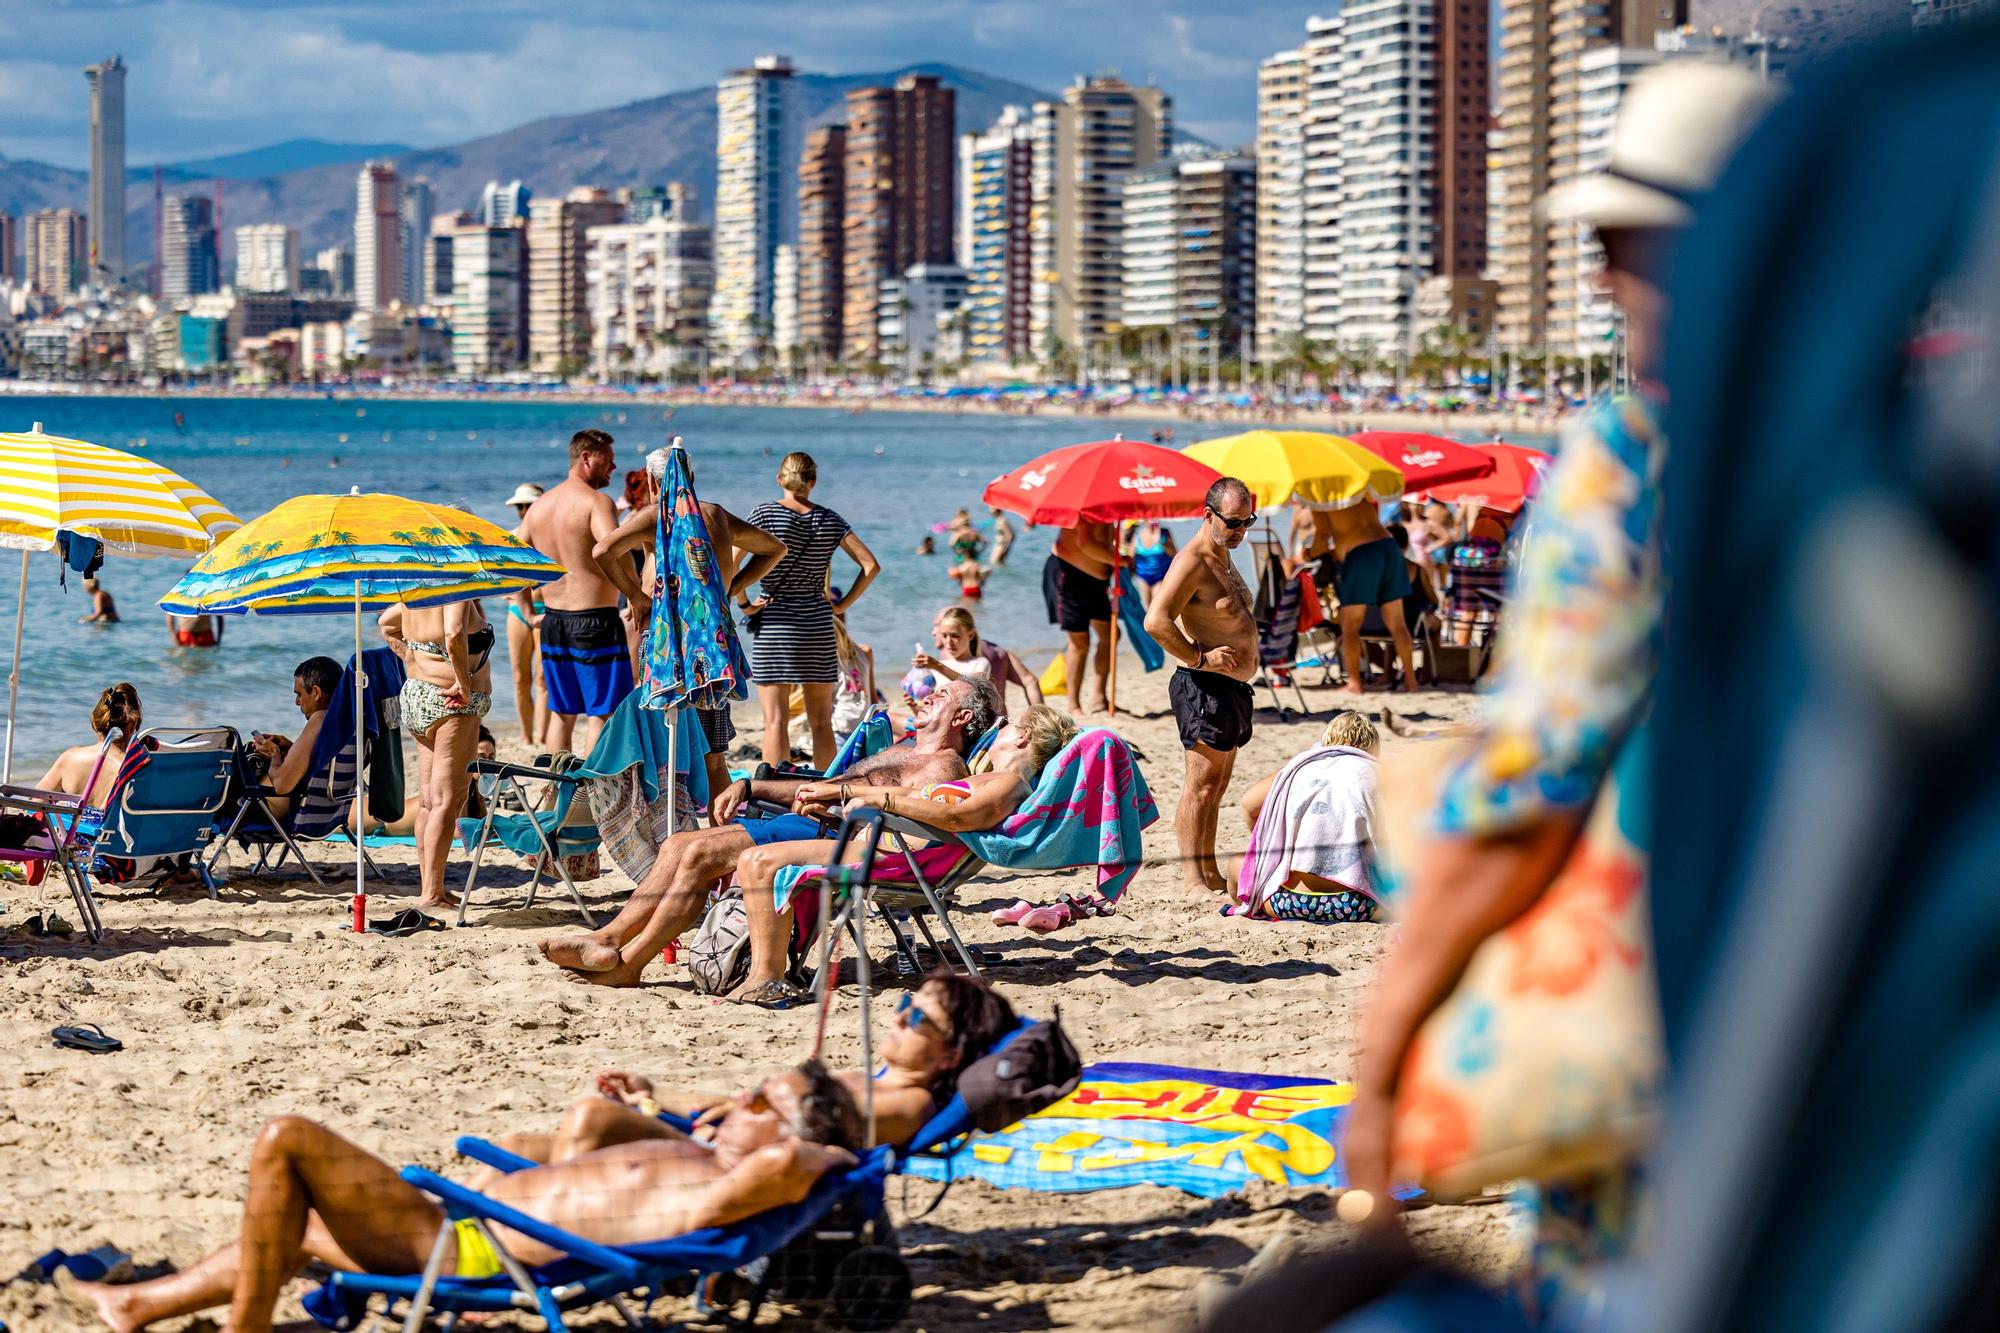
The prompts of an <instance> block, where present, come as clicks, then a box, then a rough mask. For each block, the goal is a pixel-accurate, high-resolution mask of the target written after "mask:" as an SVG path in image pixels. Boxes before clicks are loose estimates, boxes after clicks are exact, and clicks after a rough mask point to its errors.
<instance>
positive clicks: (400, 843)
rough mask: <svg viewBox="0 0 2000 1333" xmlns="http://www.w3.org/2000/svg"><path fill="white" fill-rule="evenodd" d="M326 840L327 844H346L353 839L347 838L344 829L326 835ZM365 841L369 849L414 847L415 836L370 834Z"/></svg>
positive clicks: (412, 834) (415, 842) (410, 834)
mask: <svg viewBox="0 0 2000 1333" xmlns="http://www.w3.org/2000/svg"><path fill="white" fill-rule="evenodd" d="M326 840H327V841H328V842H348V843H351V842H353V841H354V839H353V838H351V837H349V836H348V834H347V830H346V829H338V830H336V831H334V832H332V833H329V834H327V835H326ZM365 841H366V843H367V845H368V846H370V847H414V846H416V845H417V835H416V834H414V833H371V834H369V835H368V836H367V838H366V839H365Z"/></svg>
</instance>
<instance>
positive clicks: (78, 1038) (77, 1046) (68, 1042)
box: [49, 1023, 125, 1055]
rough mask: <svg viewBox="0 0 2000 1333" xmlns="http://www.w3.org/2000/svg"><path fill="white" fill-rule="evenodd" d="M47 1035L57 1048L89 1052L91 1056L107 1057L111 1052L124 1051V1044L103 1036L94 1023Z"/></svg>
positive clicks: (56, 1030) (102, 1032)
mask: <svg viewBox="0 0 2000 1333" xmlns="http://www.w3.org/2000/svg"><path fill="white" fill-rule="evenodd" d="M49 1035H50V1036H51V1037H54V1038H55V1039H56V1045H58V1046H67V1047H69V1048H70V1049H71V1050H76V1051H89V1052H90V1053H91V1054H92V1055H108V1054H109V1053H110V1052H112V1051H122V1050H124V1049H125V1043H124V1042H122V1041H120V1040H118V1038H116V1037H112V1036H107V1035H105V1031H104V1029H103V1028H101V1027H99V1026H97V1024H95V1023H85V1024H84V1025H83V1026H82V1027H70V1028H57V1029H55V1030H54V1031H53V1032H51V1033H49Z"/></svg>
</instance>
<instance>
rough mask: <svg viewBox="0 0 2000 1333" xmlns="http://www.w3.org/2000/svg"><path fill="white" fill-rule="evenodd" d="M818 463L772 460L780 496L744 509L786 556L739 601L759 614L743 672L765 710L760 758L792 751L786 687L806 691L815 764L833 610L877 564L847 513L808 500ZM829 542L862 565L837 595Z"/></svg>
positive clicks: (820, 755)
mask: <svg viewBox="0 0 2000 1333" xmlns="http://www.w3.org/2000/svg"><path fill="white" fill-rule="evenodd" d="M818 480H819V467H818V465H817V464H815V463H814V462H813V460H812V455H811V454H801V453H792V454H786V455H785V458H784V461H783V462H781V463H780V464H778V486H779V488H780V489H782V490H783V491H784V495H783V497H782V498H780V499H777V500H767V501H766V502H764V503H763V504H761V505H758V506H757V507H756V508H755V509H753V510H752V511H751V512H750V524H751V526H752V527H758V528H762V529H763V530H764V531H766V532H768V533H770V534H771V535H772V536H773V537H776V538H777V539H778V540H779V541H781V542H783V543H784V544H785V548H786V554H785V558H784V559H783V560H781V561H779V562H778V567H777V568H776V569H773V570H772V571H771V572H770V573H769V574H767V575H765V576H764V581H763V583H762V584H761V585H759V586H760V588H761V591H762V594H763V595H762V596H761V597H759V598H758V600H757V601H755V602H753V603H749V604H746V606H745V608H744V609H745V610H746V611H749V612H752V613H755V614H756V615H757V618H758V623H757V627H756V631H755V632H756V642H755V644H754V645H753V646H752V648H751V650H750V674H751V675H752V676H753V677H755V678H756V681H757V701H758V703H759V704H760V705H761V706H762V708H763V711H764V762H765V763H767V764H782V763H785V762H787V761H788V760H789V759H790V758H791V742H790V739H789V736H788V731H789V729H788V727H787V726H786V713H787V704H788V703H789V702H790V700H791V694H792V687H793V686H794V685H797V686H799V687H800V688H801V689H802V690H803V691H804V692H805V698H806V721H807V723H808V725H810V726H811V728H812V742H813V763H814V764H815V765H816V766H818V767H819V768H820V769H821V770H822V771H824V770H825V768H826V766H827V765H828V764H830V763H832V762H833V754H834V742H833V694H834V686H835V684H837V683H838V681H839V679H840V650H839V646H838V644H837V642H836V640H835V638H834V628H833V614H834V611H835V610H836V609H838V610H839V611H841V612H843V613H844V612H845V611H846V610H847V608H848V607H850V606H852V605H854V603H855V601H856V600H857V599H858V598H859V597H860V596H861V594H862V593H863V592H865V591H866V590H867V588H868V585H869V584H870V583H872V582H874V581H875V576H876V575H877V574H878V573H880V572H881V569H882V566H881V564H880V562H878V561H877V560H876V559H875V553H874V552H872V551H870V550H869V549H868V547H867V545H866V544H865V543H864V542H863V541H862V540H861V538H860V537H858V536H856V535H855V533H854V530H853V529H852V528H850V527H849V526H848V525H847V520H846V519H844V518H842V517H841V516H840V515H839V514H836V513H834V512H833V511H832V510H831V509H828V508H827V507H826V506H824V505H816V504H814V503H813V502H812V500H811V498H810V497H811V495H812V489H813V485H814V484H815V483H816V482H817V481H818ZM836 550H840V551H845V552H847V554H848V556H849V557H850V558H851V559H852V560H853V561H854V563H855V564H857V565H859V566H861V572H860V573H859V574H858V575H856V576H855V579H854V582H853V583H851V584H850V585H849V586H848V589H847V595H846V596H844V597H841V598H839V599H838V600H836V599H835V598H834V597H833V596H832V594H830V593H829V592H828V591H827V566H828V565H829V564H830V563H831V562H832V560H833V553H834V552H835V551H836Z"/></svg>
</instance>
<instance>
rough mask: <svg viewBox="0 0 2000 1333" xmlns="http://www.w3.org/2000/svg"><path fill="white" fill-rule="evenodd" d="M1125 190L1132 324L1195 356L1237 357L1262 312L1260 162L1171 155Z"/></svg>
mask: <svg viewBox="0 0 2000 1333" xmlns="http://www.w3.org/2000/svg"><path fill="white" fill-rule="evenodd" d="M1124 194H1125V197H1124V210H1123V212H1124V245H1123V250H1124V266H1125V272H1124V281H1123V284H1122V291H1123V295H1122V299H1123V312H1124V313H1123V323H1124V326H1125V327H1126V328H1128V329H1142V330H1157V331H1159V332H1160V333H1161V334H1162V335H1164V337H1165V339H1166V340H1167V342H1168V344H1169V345H1170V346H1172V347H1175V348H1177V349H1178V350H1179V352H1180V354H1181V355H1182V356H1183V357H1188V358H1190V359H1192V358H1193V357H1194V356H1195V355H1197V354H1199V355H1200V356H1201V357H1203V358H1208V357H1211V356H1212V357H1213V358H1214V359H1215V360H1216V361H1218V362H1219V361H1220V360H1221V359H1222V358H1224V357H1228V356H1233V355H1235V353H1236V352H1237V350H1238V348H1239V347H1240V345H1241V340H1242V338H1243V336H1244V335H1245V333H1246V332H1247V331H1248V329H1249V326H1250V324H1251V323H1252V321H1253V320H1254V318H1255V298H1256V265H1257V256H1256V226H1257V219H1256V200H1257V178H1256V162H1255V160H1254V159H1252V158H1250V157H1247V156H1242V155H1224V154H1214V155H1207V156H1200V157H1196V156H1185V157H1176V158H1170V159H1168V160H1167V161H1165V162H1160V163H1156V164H1155V165H1153V166H1151V167H1148V168H1146V169H1145V170H1143V171H1135V172H1132V173H1131V174H1130V175H1128V176H1126V178H1125V192H1124Z"/></svg>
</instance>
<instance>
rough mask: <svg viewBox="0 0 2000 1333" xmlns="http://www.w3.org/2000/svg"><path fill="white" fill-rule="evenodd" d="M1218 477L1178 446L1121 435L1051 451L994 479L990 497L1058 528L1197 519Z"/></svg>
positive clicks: (1034, 520) (1032, 519) (989, 501)
mask: <svg viewBox="0 0 2000 1333" xmlns="http://www.w3.org/2000/svg"><path fill="white" fill-rule="evenodd" d="M1220 480H1222V474H1221V473H1220V472H1217V471H1216V470H1215V469H1214V468H1212V467H1210V466H1208V465H1207V464H1206V463H1197V462H1195V460H1194V459H1192V458H1189V457H1188V456H1187V455H1186V454H1183V453H1180V452H1178V451H1177V450H1173V449H1167V448H1163V447H1162V446H1160V445H1157V444H1147V443H1145V442H1144V441H1142V440H1127V439H1122V438H1120V439H1112V440H1098V441H1096V442H1095V443H1092V444H1072V445H1068V446H1065V447H1064V448H1061V449H1052V450H1050V451H1049V452H1048V453H1045V454H1043V455H1042V456H1041V457H1040V458H1037V459H1035V460H1034V461H1033V462H1031V463H1024V464H1022V465H1021V466H1020V467H1017V468H1015V469H1014V470H1013V471H1012V472H1009V473H1008V474H1007V475H1006V476H1004V477H999V478H996V479H995V480H994V481H993V482H992V483H991V484H990V485H988V486H987V488H986V494H985V500H986V503H987V504H989V505H994V506H997V507H999V508H1001V509H1005V510H1009V511H1011V512H1013V513H1016V514H1019V515H1020V516H1021V517H1022V518H1025V519H1027V520H1028V522H1030V523H1041V524H1046V525H1048V526H1050V527H1059V528H1073V527H1075V526H1076V525H1077V524H1078V523H1081V522H1092V523H1118V522H1122V521H1124V520H1126V519H1135V518H1197V517H1199V516H1200V514H1201V509H1202V501H1203V499H1204V497H1205V496H1206V495H1207V494H1208V488H1209V487H1210V486H1213V485H1214V484H1215V483H1216V482H1218V481H1220Z"/></svg>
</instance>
